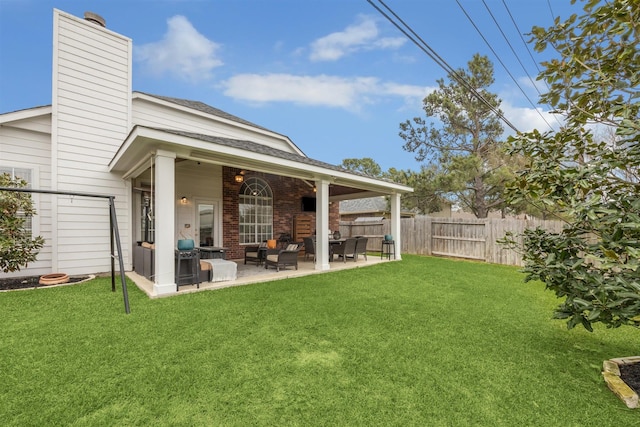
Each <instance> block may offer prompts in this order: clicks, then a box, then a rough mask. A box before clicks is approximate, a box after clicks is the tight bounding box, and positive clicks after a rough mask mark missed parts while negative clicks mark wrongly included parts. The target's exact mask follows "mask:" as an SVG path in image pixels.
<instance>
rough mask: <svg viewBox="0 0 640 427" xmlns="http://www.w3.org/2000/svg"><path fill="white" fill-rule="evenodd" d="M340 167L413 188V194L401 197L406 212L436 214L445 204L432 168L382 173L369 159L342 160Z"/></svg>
mask: <svg viewBox="0 0 640 427" xmlns="http://www.w3.org/2000/svg"><path fill="white" fill-rule="evenodd" d="M341 166H342V167H343V168H345V169H349V170H351V171H355V172H359V173H363V174H365V175H369V176H374V177H378V178H385V179H389V180H391V181H393V182H397V183H400V184H405V185H408V186H409V187H413V189H414V191H413V193H409V194H405V195H403V196H402V200H401V203H402V208H403V209H405V210H407V211H413V212H417V213H422V214H427V213H431V212H437V211H440V210H441V209H442V208H443V207H444V205H445V203H446V201H445V200H444V199H443V197H442V196H441V194H440V191H438V189H437V185H438V184H437V181H436V173H435V170H434V169H433V168H428V167H426V166H423V167H422V168H421V170H420V171H419V172H414V171H412V170H400V169H396V168H390V169H389V170H388V171H386V172H383V171H382V168H381V167H380V165H379V164H378V163H377V162H376V161H375V160H373V159H372V158H370V157H363V158H361V159H356V158H350V159H343V160H342V164H341Z"/></svg>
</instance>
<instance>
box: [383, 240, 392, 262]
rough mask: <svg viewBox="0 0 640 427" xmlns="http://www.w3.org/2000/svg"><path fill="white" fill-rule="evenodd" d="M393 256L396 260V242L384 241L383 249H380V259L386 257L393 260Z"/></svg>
mask: <svg viewBox="0 0 640 427" xmlns="http://www.w3.org/2000/svg"><path fill="white" fill-rule="evenodd" d="M392 254H393V259H396V242H395V240H383V241H382V248H381V249H380V259H382V258H384V257H385V256H386V257H387V259H391V255H392Z"/></svg>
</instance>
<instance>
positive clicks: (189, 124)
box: [133, 99, 298, 154]
mask: <svg viewBox="0 0 640 427" xmlns="http://www.w3.org/2000/svg"><path fill="white" fill-rule="evenodd" d="M159 102H164V101H159ZM133 122H134V124H136V125H142V126H148V127H154V128H161V129H175V130H183V131H186V132H193V133H200V134H203V135H211V136H219V137H223V138H231V139H239V140H246V141H252V142H256V143H259V144H262V145H266V146H268V147H271V148H276V149H278V150H282V151H286V152H289V153H295V154H298V153H297V152H296V151H295V149H294V148H293V147H292V145H291V143H290V142H289V141H288V140H287V139H286V138H285V137H283V136H281V135H276V134H271V133H268V132H259V131H256V130H250V129H244V128H242V125H238V124H237V123H236V124H235V125H230V124H227V123H224V121H223V120H221V121H217V120H215V117H214V120H212V116H207V117H202V116H200V115H198V114H197V113H196V114H194V113H193V111H192V112H190V113H187V112H185V111H180V110H177V109H175V108H169V107H167V106H164V105H159V104H156V103H150V102H148V101H146V100H143V99H134V102H133Z"/></svg>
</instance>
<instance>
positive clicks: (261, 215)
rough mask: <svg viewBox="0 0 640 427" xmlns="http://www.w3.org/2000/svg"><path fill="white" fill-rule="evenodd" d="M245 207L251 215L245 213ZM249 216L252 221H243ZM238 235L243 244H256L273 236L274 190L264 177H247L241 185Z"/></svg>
mask: <svg viewBox="0 0 640 427" xmlns="http://www.w3.org/2000/svg"><path fill="white" fill-rule="evenodd" d="M243 209H246V210H247V211H250V212H249V214H250V215H248V214H244V215H243V213H242V210H243ZM249 216H250V219H251V221H245V222H243V221H242V219H243V218H247V217H249ZM238 237H239V241H240V244H241V245H250V244H256V243H260V242H262V241H263V240H267V239H271V238H273V191H272V190H271V187H270V186H269V184H268V183H267V182H266V181H265V180H263V179H262V178H257V177H250V178H247V179H246V180H245V182H244V183H243V184H242V186H241V187H240V192H239V195H238Z"/></svg>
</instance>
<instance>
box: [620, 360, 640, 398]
mask: <svg viewBox="0 0 640 427" xmlns="http://www.w3.org/2000/svg"><path fill="white" fill-rule="evenodd" d="M620 378H621V379H622V381H624V382H625V383H626V384H627V385H628V386H629V387H631V389H632V390H633V391H635V392H636V394H637V395H640V363H632V364H630V365H620Z"/></svg>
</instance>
